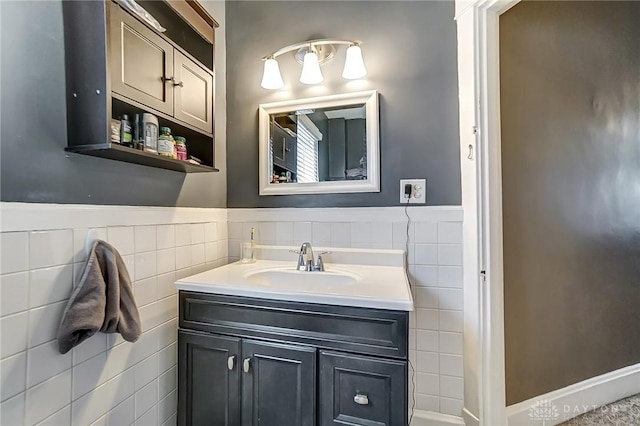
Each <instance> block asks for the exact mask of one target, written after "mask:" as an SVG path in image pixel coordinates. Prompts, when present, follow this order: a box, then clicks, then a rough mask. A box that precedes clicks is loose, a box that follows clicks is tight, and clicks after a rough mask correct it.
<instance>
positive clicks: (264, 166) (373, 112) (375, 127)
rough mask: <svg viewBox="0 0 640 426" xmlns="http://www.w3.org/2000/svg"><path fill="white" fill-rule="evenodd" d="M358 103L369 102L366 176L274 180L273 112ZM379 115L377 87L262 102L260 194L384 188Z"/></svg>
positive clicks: (318, 192) (350, 191)
mask: <svg viewBox="0 0 640 426" xmlns="http://www.w3.org/2000/svg"><path fill="white" fill-rule="evenodd" d="M355 104H365V110H366V111H365V117H366V124H365V128H366V136H367V179H366V180H345V181H328V182H312V183H279V184H271V165H270V164H269V145H270V143H271V142H270V135H269V131H270V125H269V124H270V123H269V114H277V113H281V112H287V111H293V110H298V109H309V108H315V109H320V108H329V107H336V106H343V105H344V106H347V105H355ZM378 117H379V112H378V92H377V91H376V90H369V91H365V92H354V93H345V94H340V95H330V96H320V97H317V98H307V99H296V100H291V101H282V102H272V103H268V104H261V105H260V109H259V120H258V121H259V135H258V141H259V150H260V151H259V153H260V155H259V162H260V168H259V170H260V195H292V194H336V193H352V192H380V130H379V123H378Z"/></svg>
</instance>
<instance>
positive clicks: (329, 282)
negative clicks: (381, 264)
mask: <svg viewBox="0 0 640 426" xmlns="http://www.w3.org/2000/svg"><path fill="white" fill-rule="evenodd" d="M245 277H246V278H247V279H248V280H249V281H251V282H253V283H255V284H258V285H261V286H265V287H278V288H282V287H291V288H303V289H305V290H311V289H318V290H320V289H325V290H331V289H334V288H336V287H344V286H349V285H354V284H356V283H357V282H358V281H359V279H360V277H359V276H357V275H355V274H347V273H341V272H332V271H326V272H317V271H314V272H306V271H298V270H296V269H267V270H262V271H253V272H249V273H248V274H246V275H245Z"/></svg>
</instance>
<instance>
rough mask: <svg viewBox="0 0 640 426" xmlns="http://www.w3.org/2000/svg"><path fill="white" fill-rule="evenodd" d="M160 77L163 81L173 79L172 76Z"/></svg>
mask: <svg viewBox="0 0 640 426" xmlns="http://www.w3.org/2000/svg"><path fill="white" fill-rule="evenodd" d="M160 79H161V80H162V82H163V83H166V82H167V81H173V77H160Z"/></svg>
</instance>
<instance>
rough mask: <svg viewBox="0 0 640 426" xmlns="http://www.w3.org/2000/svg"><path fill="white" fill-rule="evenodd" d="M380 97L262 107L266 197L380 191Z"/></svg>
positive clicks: (369, 95)
mask: <svg viewBox="0 0 640 426" xmlns="http://www.w3.org/2000/svg"><path fill="white" fill-rule="evenodd" d="M378 116H379V112H378V92H377V91H375V90H371V91H366V92H356V93H346V94H340V95H331V96H322V97H317V98H307V99H298V100H292V101H283V102H274V103H268V104H262V105H260V109H259V126H260V129H259V144H260V147H259V149H260V156H259V161H260V195H288V194H329V193H349V192H380V137H379V123H378Z"/></svg>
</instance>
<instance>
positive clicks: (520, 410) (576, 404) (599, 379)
mask: <svg viewBox="0 0 640 426" xmlns="http://www.w3.org/2000/svg"><path fill="white" fill-rule="evenodd" d="M638 393H640V364H635V365H631V366H629V367H625V368H621V369H619V370H615V371H612V372H610V373H606V374H603V375H601V376H596V377H592V378H591V379H587V380H584V381H582V382H579V383H575V384H573V385H570V386H567V387H565V388H562V389H558V390H556V391H553V392H549V393H546V394H544V395H540V396H538V397H535V398H531V399H529V400H527V401H523V402H519V403H518V404H514V405H511V406H509V407H507V410H506V412H507V423H508V424H509V426H541V425H542V420H541V419H540V418H536V417H535V416H530V415H529V414H530V408H531V407H532V406H533V405H535V404H536V403H538V402H539V401H542V402H543V404H545V407H546V408H547V409H548V410H549V411H548V412H551V413H552V414H551V415H550V416H549V417H551V418H549V419H547V420H546V421H545V422H544V425H545V426H553V425H557V424H559V423H562V422H564V421H567V420H569V419H572V418H574V417H577V416H579V415H581V414H584V413H586V412H588V411H593V410H595V409H598V408H599V407H601V406H603V405H606V404H610V403H612V402H615V401H618V400H619V399H622V398H625V397H627V396H631V395H635V394H638ZM554 407H555V410H557V415H556V414H555V413H556V411H555V410H554Z"/></svg>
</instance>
